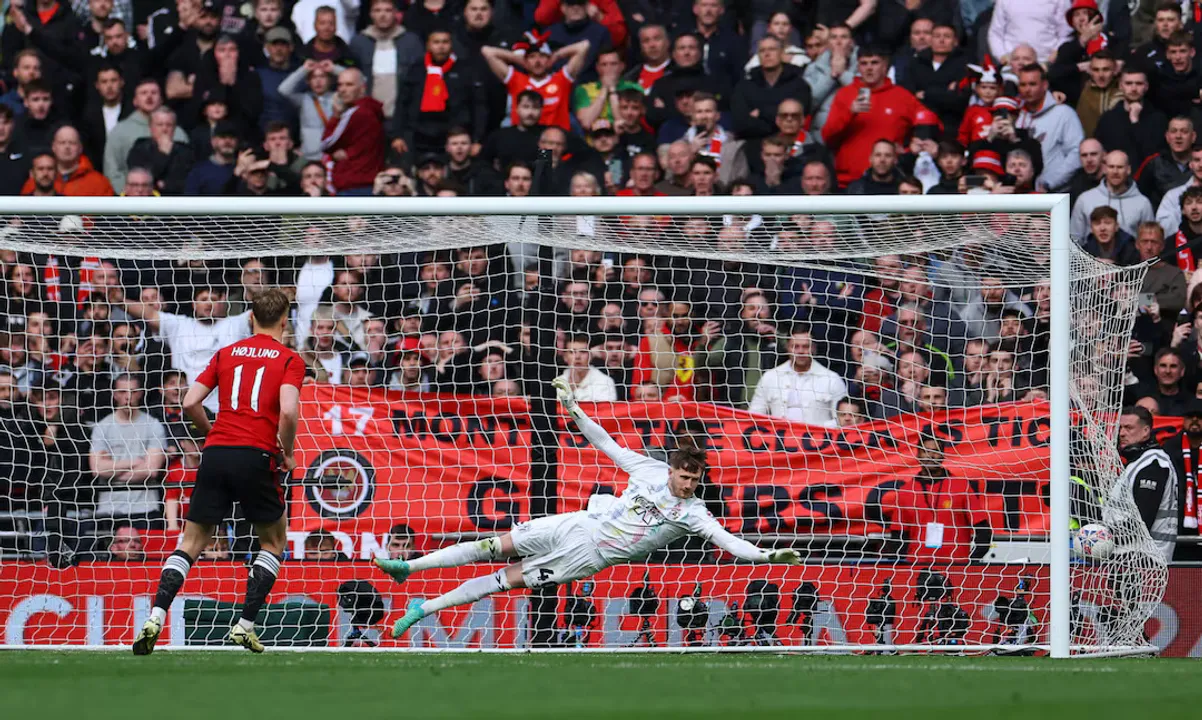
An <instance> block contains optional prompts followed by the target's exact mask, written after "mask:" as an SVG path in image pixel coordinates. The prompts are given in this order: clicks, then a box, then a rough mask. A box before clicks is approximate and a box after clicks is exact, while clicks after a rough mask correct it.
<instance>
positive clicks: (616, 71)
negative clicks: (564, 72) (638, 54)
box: [572, 48, 643, 128]
mask: <svg viewBox="0 0 1202 720" xmlns="http://www.w3.org/2000/svg"><path fill="white" fill-rule="evenodd" d="M596 69H597V76H598V77H597V79H596V80H594V81H592V82H588V83H581V84H578V85H577V86H576V89H575V90H574V91H573V92H572V111H573V113H574V114H575V117H576V121H577V122H578V123H580V126H581V127H585V128H591V127H593V124H594V123H595V122H596V121H597V120H598V119H604V120H606V121H608V122H611V123H612V122H615V120H616V119H617V118H618V117H619V115H620V112H619V109H618V102H619V98H620V97H621V94H622V93H623V92H626V91H627V90H634V91H636V92H638V93H639V94H640V95H641V94H642V91H643V89H642V87H640V86H639V84H638V83H637V82H635V81H634V80H628V79H626V78H624V77H623V73H624V72H625V70H626V64H625V63H624V62H623V61H622V54H621V53H620V52H618V51H617V50H614V49H608V48H607V49H606V50H605V51H604V52H602V53H601V54H600V55H598V56H597V62H596Z"/></svg>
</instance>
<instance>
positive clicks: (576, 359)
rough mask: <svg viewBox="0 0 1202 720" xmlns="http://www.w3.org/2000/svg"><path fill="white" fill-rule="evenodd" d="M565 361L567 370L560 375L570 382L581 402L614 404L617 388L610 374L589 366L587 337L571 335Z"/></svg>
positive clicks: (564, 349)
mask: <svg viewBox="0 0 1202 720" xmlns="http://www.w3.org/2000/svg"><path fill="white" fill-rule="evenodd" d="M563 360H564V364H565V365H566V368H565V369H564V371H563V372H562V373H561V374H560V377H562V378H563V379H564V380H566V381H567V382H568V385H569V387H571V388H572V391H573V392H574V393H575V394H576V399H577V400H579V401H580V402H614V401H616V400H617V399H618V394H617V386H616V384H615V383H614V381H613V378H611V377H610V376H609V375H608V374H606V373H605V372H604V371H602V370H600V369H598V368H595V367H592V366H591V365H590V364H589V340H588V337H587V336H585V335H571V336H569V337H567V338H566V339H565V340H564V348H563Z"/></svg>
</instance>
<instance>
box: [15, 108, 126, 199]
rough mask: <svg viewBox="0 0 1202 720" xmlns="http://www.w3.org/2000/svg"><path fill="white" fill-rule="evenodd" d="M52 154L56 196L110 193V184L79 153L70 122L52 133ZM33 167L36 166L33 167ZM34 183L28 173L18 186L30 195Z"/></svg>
mask: <svg viewBox="0 0 1202 720" xmlns="http://www.w3.org/2000/svg"><path fill="white" fill-rule="evenodd" d="M51 153H52V156H53V157H54V184H53V188H54V193H55V194H57V195H68V196H80V195H112V194H113V186H112V185H111V184H110V183H109V181H108V179H107V178H105V176H104V175H101V174H100V173H99V172H97V171H96V170H95V169H94V168H93V167H92V163H91V161H89V160H88V158H87V156H86V155H84V154H83V143H82V142H80V139H79V133H78V132H77V131H76V130H75V128H73V127H71V126H70V125H64V126H62V127H60V128H59V129H58V130H57V131H55V133H54V143H53V145H52V146H51ZM35 169H36V168H35ZM36 185H37V183H36V182H35V179H34V177H33V176H32V175H31V177H30V179H29V180H28V181H26V183H25V186H24V187H22V188H21V194H22V195H32V194H33V193H34V190H35V189H40V188H35V186H36Z"/></svg>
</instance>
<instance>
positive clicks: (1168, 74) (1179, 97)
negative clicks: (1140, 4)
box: [1151, 32, 1202, 118]
mask: <svg viewBox="0 0 1202 720" xmlns="http://www.w3.org/2000/svg"><path fill="white" fill-rule="evenodd" d="M1200 89H1202V70H1199V68H1198V66H1197V64H1196V63H1195V62H1194V46H1193V42H1192V40H1191V38H1190V36H1189V35H1188V34H1187V33H1185V32H1178V33H1173V36H1172V37H1171V38H1169V42H1168V50H1167V52H1166V62H1165V63H1164V64H1163V65H1161V66H1160V73H1159V74H1158V76H1157V80H1156V82H1154V83H1153V88H1152V94H1151V100H1152V104H1153V105H1155V106H1156V108H1157V109H1159V110H1160V111H1161V112H1163V113H1164V114H1165V115H1167V116H1168V117H1174V116H1176V115H1186V116H1188V117H1191V118H1197V114H1198V113H1197V107H1198V106H1197V103H1196V101H1197V99H1198V91H1199V90H1200Z"/></svg>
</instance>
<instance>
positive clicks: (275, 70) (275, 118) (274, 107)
mask: <svg viewBox="0 0 1202 720" xmlns="http://www.w3.org/2000/svg"><path fill="white" fill-rule="evenodd" d="M269 2H270V0H269ZM259 48H262V49H261V50H259ZM256 50H258V52H259V53H262V54H265V55H266V58H265V59H266V62H264V61H261V60H256V61H255V62H254V63H252V64H253V65H254V66H255V72H257V73H258V75H259V85H260V87H261V88H262V92H263V112H262V113H261V114H260V115H259V118H258V125H257V128H258V130H259V132H263V131H265V130H266V129H267V126H268V125H269V124H271V123H274V122H282V123H285V124H287V125H289V126H291V125H294V124H295V123H296V120H297V111H296V107H295V106H294V105H293V104H292V102H291V101H290V100H289V99H288V98H287V97H285V96H284V95H283V94H281V93H280V84H281V83H283V82H284V80H285V79H287V77H288V76H289V75H291V74H292V72H293V71H294V70H296V69H297V68H298V67H300V62H299V61H298V60H297V58H296V54H295V53H294V52H293V34H292V31H291V30H289V29H288V28H285V27H281V26H278V25H277V26H275V27H272V28H270V29H268V30H267V31H266V32H264V34H263V37H262V39H261V40H260V41H259V42H256V43H255V44H254V46H253V47H252V48H251V53H250V54H247V49H246V44H245V43H242V49H241V50H240V51H239V56H240V57H241V56H243V55H245V56H246V57H247V58H255V57H256V56H255V54H254V53H255V51H256Z"/></svg>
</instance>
